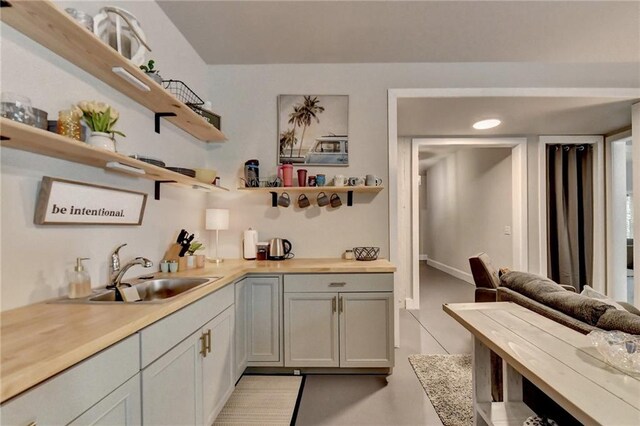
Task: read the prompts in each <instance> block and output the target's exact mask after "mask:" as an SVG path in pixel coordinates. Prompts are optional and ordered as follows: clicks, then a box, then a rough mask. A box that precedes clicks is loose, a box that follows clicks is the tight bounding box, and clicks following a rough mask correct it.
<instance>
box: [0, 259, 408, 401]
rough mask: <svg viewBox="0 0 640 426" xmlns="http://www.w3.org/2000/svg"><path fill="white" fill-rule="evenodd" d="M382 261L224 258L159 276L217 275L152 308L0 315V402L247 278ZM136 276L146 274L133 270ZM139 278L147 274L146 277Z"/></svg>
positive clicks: (367, 269)
mask: <svg viewBox="0 0 640 426" xmlns="http://www.w3.org/2000/svg"><path fill="white" fill-rule="evenodd" d="M395 270H396V268H395V267H394V266H393V265H392V264H391V263H389V262H388V261H387V260H384V259H379V260H375V261H371V262H358V261H354V260H340V259H290V260H285V261H246V260H236V259H231V260H229V259H227V260H225V261H224V262H223V263H221V264H220V265H215V264H211V263H207V266H206V267H205V268H203V269H191V270H188V271H184V272H178V273H174V274H162V273H159V272H156V273H154V274H153V275H154V278H159V277H163V276H165V277H169V276H170V277H213V276H216V277H222V278H221V279H219V280H217V281H215V282H212V283H210V284H207V285H204V286H202V287H198V288H195V289H193V290H190V291H187V292H185V293H183V294H180V295H178V296H176V297H174V298H172V299H168V300H166V301H162V302H160V303H154V304H136V303H133V304H128V303H122V304H104V305H103V304H78V303H73V304H72V303H50V302H51V301H48V302H42V303H37V304H34V305H29V306H24V307H21V308H17V309H12V310H9V311H5V312H2V313H1V314H0V324H1V326H0V351H1V360H2V362H1V365H0V399H1V401H2V402H4V401H6V400H8V399H9V398H11V397H13V396H15V395H18V394H19V393H21V392H23V391H25V390H27V389H29V388H30V387H32V386H34V385H36V384H38V383H40V382H42V381H43V380H46V379H48V378H49V377H52V376H53V375H55V374H57V373H59V372H61V371H63V370H65V369H66V368H69V367H71V366H73V365H74V364H76V363H78V362H80V361H82V360H84V359H86V358H88V357H89V356H91V355H93V354H95V353H97V352H100V351H101V350H103V349H105V348H107V347H109V346H111V345H113V344H114V343H116V342H118V341H120V340H122V339H124V338H125V337H127V336H129V335H131V334H133V333H135V332H137V331H139V330H141V329H143V328H144V327H146V326H148V325H150V324H152V323H154V322H156V321H158V320H160V319H162V318H164V317H165V316H167V315H169V314H172V313H173V312H175V311H177V310H179V309H181V308H183V307H185V306H187V305H189V304H191V303H193V302H194V301H196V300H198V299H200V298H202V297H204V296H206V295H208V294H210V293H212V292H214V291H216V290H218V289H220V288H222V287H224V286H226V285H228V284H231V283H233V282H234V281H236V280H237V279H239V278H242V277H243V276H245V275H247V274H264V273H267V274H268V273H278V274H282V273H316V274H317V273H376V272H377V273H380V272H394V271H395ZM137 271H138V272H147V271H144V270H143V269H141V268H140V269H137ZM144 275H151V273H147V274H144Z"/></svg>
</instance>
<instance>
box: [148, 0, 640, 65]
mask: <svg viewBox="0 0 640 426" xmlns="http://www.w3.org/2000/svg"><path fill="white" fill-rule="evenodd" d="M158 3H159V4H160V6H161V7H162V9H163V10H164V11H165V13H166V14H167V16H168V17H169V18H170V19H171V20H172V21H173V22H174V24H175V25H176V26H177V27H178V29H179V30H180V31H181V32H182V33H183V34H184V35H185V37H186V38H187V40H188V41H189V42H190V43H191V44H192V45H193V47H194V48H195V49H196V51H197V52H198V53H199V54H200V56H201V57H202V58H203V59H204V61H205V62H207V63H208V64H273V63H281V64H289V63H393V62H398V63H401V62H574V63H578V62H587V63H590V62H600V63H607V62H638V61H640V2H638V1H626V2H624V1H623V2H617V1H584V2H582V1H548V2H542V1H345V0H342V1H215V0H209V1H202V0H200V1H187V0H170V1H167V0H158Z"/></svg>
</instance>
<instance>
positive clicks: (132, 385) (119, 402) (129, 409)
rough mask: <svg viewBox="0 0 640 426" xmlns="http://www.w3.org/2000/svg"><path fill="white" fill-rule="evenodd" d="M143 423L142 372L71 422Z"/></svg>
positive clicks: (131, 425)
mask: <svg viewBox="0 0 640 426" xmlns="http://www.w3.org/2000/svg"><path fill="white" fill-rule="evenodd" d="M141 424H142V405H141V400H140V374H136V375H135V376H134V377H132V378H131V379H129V380H128V381H127V382H126V383H125V384H123V385H122V386H120V387H119V388H118V389H116V390H114V391H113V392H111V393H110V394H109V395H107V397H106V398H104V399H103V400H101V401H100V402H98V403H97V404H96V405H94V406H93V407H91V408H90V409H88V410H87V411H85V412H84V414H82V415H81V416H80V417H78V418H77V419H75V420H74V421H73V422H71V423H70V425H74V426H75V425H78V426H80V425H98V426H100V425H103V426H111V425H122V426H134V425H141Z"/></svg>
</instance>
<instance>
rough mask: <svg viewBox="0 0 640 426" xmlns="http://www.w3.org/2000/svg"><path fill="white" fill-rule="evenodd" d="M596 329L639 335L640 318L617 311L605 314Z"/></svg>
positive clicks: (610, 310) (608, 311) (613, 310)
mask: <svg viewBox="0 0 640 426" xmlns="http://www.w3.org/2000/svg"><path fill="white" fill-rule="evenodd" d="M596 327H598V328H601V329H603V330H620V331H624V332H625V333H629V334H640V316H638V315H634V314H632V313H630V312H626V311H620V310H618V309H609V310H607V312H605V313H604V314H603V315H602V316H601V317H600V319H599V320H598V323H597V324H596Z"/></svg>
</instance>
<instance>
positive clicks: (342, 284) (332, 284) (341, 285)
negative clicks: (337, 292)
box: [329, 282, 347, 287]
mask: <svg viewBox="0 0 640 426" xmlns="http://www.w3.org/2000/svg"><path fill="white" fill-rule="evenodd" d="M345 285H347V283H344V282H342V283H330V284H329V287H344V286H345Z"/></svg>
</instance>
